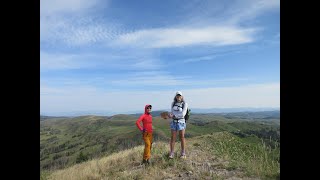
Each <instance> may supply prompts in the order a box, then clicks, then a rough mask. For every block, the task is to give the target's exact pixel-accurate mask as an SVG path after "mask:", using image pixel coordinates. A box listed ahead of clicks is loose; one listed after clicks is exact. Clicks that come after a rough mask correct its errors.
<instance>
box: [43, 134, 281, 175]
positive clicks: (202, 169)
mask: <svg viewBox="0 0 320 180" xmlns="http://www.w3.org/2000/svg"><path fill="white" fill-rule="evenodd" d="M175 151H176V152H179V151H180V146H179V144H176V150H175ZM142 153H143V146H141V145H140V146H136V147H134V148H131V149H127V150H124V151H121V152H117V153H113V154H111V155H108V156H105V157H102V158H97V159H93V160H90V161H87V162H83V163H81V164H77V165H74V166H72V167H69V168H67V169H63V170H58V171H55V172H53V173H52V174H50V175H47V176H45V177H44V176H43V178H47V179H52V180H55V179H57V180H64V179H65V180H73V179H74V180H79V179H265V178H272V179H277V178H279V175H280V172H279V148H275V149H270V148H269V147H267V146H265V145H264V144H263V143H253V142H250V141H248V139H246V140H244V139H241V138H238V137H236V136H234V135H232V134H230V133H228V132H216V133H211V134H208V135H203V136H198V137H194V138H189V139H187V159H179V158H178V157H177V156H178V155H179V154H178V153H176V156H175V158H174V159H173V160H171V159H168V143H166V142H161V141H157V142H155V143H154V144H153V148H152V162H151V165H149V166H145V165H142V164H141V156H142Z"/></svg>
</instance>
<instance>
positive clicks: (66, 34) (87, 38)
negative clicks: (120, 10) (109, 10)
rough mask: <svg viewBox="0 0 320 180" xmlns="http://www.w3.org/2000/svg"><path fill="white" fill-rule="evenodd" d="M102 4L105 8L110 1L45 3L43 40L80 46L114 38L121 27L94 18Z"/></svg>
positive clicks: (42, 13) (79, 0) (42, 29)
mask: <svg viewBox="0 0 320 180" xmlns="http://www.w3.org/2000/svg"><path fill="white" fill-rule="evenodd" d="M99 4H100V5H101V4H103V5H104V6H106V4H107V1H101V0H92V1H86V0H57V1H50V0H44V1H43V2H41V5H40V41H41V42H42V43H47V44H56V43H60V44H65V45H68V46H80V45H88V44H92V43H96V42H100V41H108V40H110V39H113V38H114V37H115V36H117V35H118V34H119V33H120V31H121V30H120V29H121V28H120V27H119V25H118V24H116V23H111V22H109V23H105V22H104V20H103V19H101V18H97V17H95V16H94V13H93V12H95V11H99V6H98V5H99ZM93 10H94V11H93Z"/></svg>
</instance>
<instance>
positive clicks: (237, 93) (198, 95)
mask: <svg viewBox="0 0 320 180" xmlns="http://www.w3.org/2000/svg"><path fill="white" fill-rule="evenodd" d="M47 90H48V89H47ZM177 90H180V91H182V92H183V93H184V96H185V99H186V100H187V101H188V102H189V104H190V106H191V108H223V107H233V108H236V107H279V106H280V84H279V83H271V84H252V85H246V86H237V87H225V88H196V89H180V88H179V89H173V90H169V91H168V90H164V91H161V90H159V91H121V90H120V91H99V90H94V89H90V88H88V87H84V88H81V87H76V88H72V87H70V88H69V89H66V88H64V89H63V91H65V92H66V93H61V94H60V95H58V94H55V95H50V94H48V93H46V90H45V89H42V93H43V94H44V95H43V96H42V97H41V99H40V100H41V111H42V112H46V111H48V110H49V109H50V110H51V112H66V111H69V112H71V111H81V110H86V111H87V110H101V109H104V110H105V111H113V112H114V111H116V112H119V111H123V112H126V111H130V110H139V109H138V107H141V110H142V108H143V107H144V105H145V104H147V103H151V104H153V106H154V108H155V109H168V108H169V106H170V103H171V101H172V98H173V96H174V93H175V91H177ZM44 102H45V103H44ZM61 102H64V103H61ZM83 102H85V103H83ZM114 102H122V103H114Z"/></svg>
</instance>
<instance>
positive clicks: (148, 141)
mask: <svg viewBox="0 0 320 180" xmlns="http://www.w3.org/2000/svg"><path fill="white" fill-rule="evenodd" d="M143 140H144V144H145V146H144V153H143V159H145V160H147V159H149V158H150V156H151V147H152V133H149V132H144V133H143Z"/></svg>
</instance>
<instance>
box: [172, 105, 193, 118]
mask: <svg viewBox="0 0 320 180" xmlns="http://www.w3.org/2000/svg"><path fill="white" fill-rule="evenodd" d="M173 106H174V103H173ZM173 106H172V107H173ZM183 107H184V102H183V103H182V107H181V108H182V109H183ZM190 115H191V109H189V107H188V108H187V113H186V115H184V119H185V120H186V122H187V120H189V117H190Z"/></svg>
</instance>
